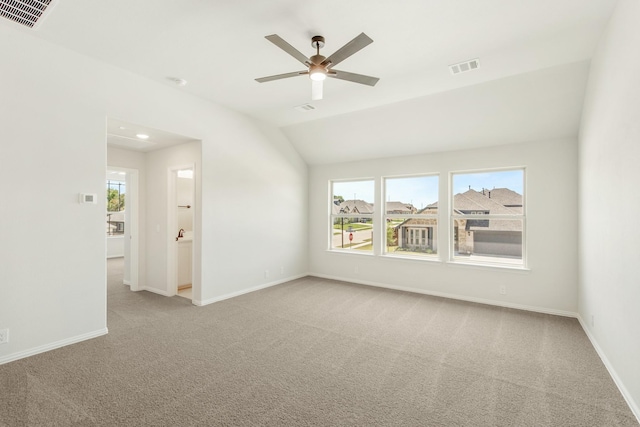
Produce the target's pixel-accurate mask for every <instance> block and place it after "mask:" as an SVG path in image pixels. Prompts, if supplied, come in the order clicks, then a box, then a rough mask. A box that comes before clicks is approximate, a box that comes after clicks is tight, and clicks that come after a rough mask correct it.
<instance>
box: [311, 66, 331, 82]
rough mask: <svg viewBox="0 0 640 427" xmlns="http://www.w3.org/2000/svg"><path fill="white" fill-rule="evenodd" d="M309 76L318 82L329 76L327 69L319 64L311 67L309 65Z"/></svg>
mask: <svg viewBox="0 0 640 427" xmlns="http://www.w3.org/2000/svg"><path fill="white" fill-rule="evenodd" d="M309 78H310V79H311V80H314V81H316V82H321V81H322V80H324V79H326V78H327V70H325V68H324V67H323V66H322V65H319V64H314V65H311V67H309Z"/></svg>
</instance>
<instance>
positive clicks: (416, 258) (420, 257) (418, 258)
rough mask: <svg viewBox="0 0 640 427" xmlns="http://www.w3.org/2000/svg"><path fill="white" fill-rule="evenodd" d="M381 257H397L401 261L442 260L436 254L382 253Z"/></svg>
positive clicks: (438, 261)
mask: <svg viewBox="0 0 640 427" xmlns="http://www.w3.org/2000/svg"><path fill="white" fill-rule="evenodd" d="M380 258H382V259H399V260H403V261H417V262H435V263H442V260H441V259H440V257H439V256H438V255H429V256H424V255H394V254H388V253H387V254H382V255H380Z"/></svg>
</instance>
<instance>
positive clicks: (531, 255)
mask: <svg viewBox="0 0 640 427" xmlns="http://www.w3.org/2000/svg"><path fill="white" fill-rule="evenodd" d="M513 166H516V167H518V166H525V167H526V196H525V197H526V210H527V251H528V267H529V269H530V270H529V271H521V270H520V271H519V270H508V269H498V268H489V267H471V266H467V265H459V264H451V263H446V262H429V261H419V260H403V259H397V258H394V257H383V256H371V255H358V254H345V253H338V252H331V251H327V246H328V245H327V235H328V234H327V230H328V227H329V218H328V214H327V212H328V207H327V206H328V203H329V196H328V182H329V180H332V179H349V178H363V177H372V178H375V179H376V185H377V186H378V187H377V188H378V189H379V188H380V187H379V186H380V177H382V176H393V175H403V174H418V173H440V206H446V204H447V203H448V190H447V182H448V176H449V175H448V174H449V172H451V171H463V170H472V169H485V168H501V167H513ZM577 175H578V173H577V141H576V140H574V139H566V140H554V141H539V142H532V143H527V144H516V145H509V146H499V147H491V148H485V149H478V150H465V151H451V152H446V153H434V154H427V155H421V156H410V157H397V158H387V159H380V160H367V161H361V162H353V163H340V164H332V165H319V166H312V167H311V168H310V175H309V193H310V197H311V199H310V242H309V245H310V246H309V247H310V249H309V250H310V272H311V273H312V274H316V275H320V276H325V277H333V278H340V279H345V280H351V281H355V282H361V283H368V284H378V285H382V286H391V287H399V288H404V289H408V290H413V291H417V292H425V293H432V294H439V295H448V296H452V297H455V298H462V299H470V300H476V301H486V302H491V303H494V304H499V305H507V306H513V307H523V308H529V309H534V310H540V311H545V312H551V313H560V314H574V313H575V312H576V311H577V269H578V267H577V214H576V212H577ZM380 197H381V195H380V192H379V191H377V195H376V206H381V200H380ZM447 212H448V210H447V209H441V210H440V212H439V223H440V224H441V227H444V228H441V230H440V232H439V236H440V239H444V240H440V241H439V242H438V244H439V247H440V248H441V250H440V257H441V258H442V259H446V256H447V254H446V249H445V248H447V247H448V241H447V238H448V232H447V231H446V230H447V228H446V227H447V225H446V224H447V222H448V219H447ZM355 267H358V271H359V273H357V274H356V273H355ZM501 285H505V286H506V287H507V295H500V294H499V292H498V291H499V287H500V286H501Z"/></svg>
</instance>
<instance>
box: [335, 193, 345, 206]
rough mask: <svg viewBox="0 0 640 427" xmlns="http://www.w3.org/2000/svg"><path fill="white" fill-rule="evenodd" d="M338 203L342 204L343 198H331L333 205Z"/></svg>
mask: <svg viewBox="0 0 640 427" xmlns="http://www.w3.org/2000/svg"><path fill="white" fill-rule="evenodd" d="M335 202H338V204H340V203H342V202H344V197H342V196H335V195H334V196H333V203H335Z"/></svg>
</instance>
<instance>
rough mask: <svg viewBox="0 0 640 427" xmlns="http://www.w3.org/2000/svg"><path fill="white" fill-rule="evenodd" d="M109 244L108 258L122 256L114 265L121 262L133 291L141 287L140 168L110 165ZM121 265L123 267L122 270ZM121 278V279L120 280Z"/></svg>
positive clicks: (107, 218)
mask: <svg viewBox="0 0 640 427" xmlns="http://www.w3.org/2000/svg"><path fill="white" fill-rule="evenodd" d="M106 186H107V212H106V239H107V242H106V247H107V258H108V259H116V258H121V259H122V260H121V262H120V263H118V262H115V261H114V262H111V263H110V265H118V266H121V267H119V268H118V271H112V269H111V268H110V269H109V270H108V271H109V272H111V273H112V274H117V275H119V274H121V275H122V284H124V285H127V286H129V288H130V289H131V290H132V291H137V290H138V287H139V280H138V277H139V274H138V268H139V267H138V266H139V239H138V229H139V223H138V221H139V218H138V170H136V169H129V168H122V167H115V166H107V177H106ZM120 268H121V271H120ZM118 281H119V280H118Z"/></svg>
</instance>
